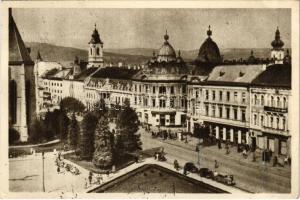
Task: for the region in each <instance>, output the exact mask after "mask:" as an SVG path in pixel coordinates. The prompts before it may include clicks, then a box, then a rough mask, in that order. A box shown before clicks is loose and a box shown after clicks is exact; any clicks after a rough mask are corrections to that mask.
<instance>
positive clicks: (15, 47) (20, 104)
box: [8, 9, 36, 142]
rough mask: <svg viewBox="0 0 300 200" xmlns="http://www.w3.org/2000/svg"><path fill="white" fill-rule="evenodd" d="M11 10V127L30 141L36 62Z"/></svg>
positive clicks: (34, 103) (33, 115) (21, 139)
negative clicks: (32, 58) (31, 56)
mask: <svg viewBox="0 0 300 200" xmlns="http://www.w3.org/2000/svg"><path fill="white" fill-rule="evenodd" d="M29 54H30V49H28V48H26V46H25V44H24V42H23V40H22V37H21V35H20V33H19V30H18V28H17V25H16V23H15V21H14V19H13V17H12V14H11V9H10V10H9V60H8V65H9V127H10V128H13V129H15V130H16V131H18V132H19V134H20V141H21V142H25V141H27V140H28V127H29V125H30V124H31V122H32V120H33V119H34V118H35V117H36V112H35V111H36V100H35V99H36V98H35V97H36V96H35V95H36V90H35V76H34V62H33V61H32V60H31V58H30V55H29Z"/></svg>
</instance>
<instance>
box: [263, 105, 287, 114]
mask: <svg viewBox="0 0 300 200" xmlns="http://www.w3.org/2000/svg"><path fill="white" fill-rule="evenodd" d="M264 110H265V111H271V112H280V113H287V112H288V109H287V108H276V107H271V106H264Z"/></svg>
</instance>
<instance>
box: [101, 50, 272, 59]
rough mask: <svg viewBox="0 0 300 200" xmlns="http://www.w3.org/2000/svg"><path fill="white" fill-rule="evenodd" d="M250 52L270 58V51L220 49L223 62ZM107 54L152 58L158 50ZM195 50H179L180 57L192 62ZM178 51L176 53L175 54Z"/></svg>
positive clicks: (113, 51)
mask: <svg viewBox="0 0 300 200" xmlns="http://www.w3.org/2000/svg"><path fill="white" fill-rule="evenodd" d="M251 50H253V51H254V56H255V57H259V58H267V57H269V56H270V49H268V48H261V49H250V48H234V49H220V51H221V55H223V58H224V60H232V59H240V58H243V59H247V58H248V57H249V56H250V52H251ZM106 51H107V52H110V53H116V54H128V55H144V56H150V57H151V56H152V54H153V51H155V53H156V54H157V52H158V49H146V48H129V49H106ZM198 51H199V50H198V49H197V50H180V52H181V56H182V58H183V59H184V60H186V61H192V60H194V59H195V58H196V57H197V55H198ZM177 52H178V50H177V51H176V53H177Z"/></svg>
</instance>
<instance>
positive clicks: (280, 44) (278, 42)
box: [271, 27, 284, 49]
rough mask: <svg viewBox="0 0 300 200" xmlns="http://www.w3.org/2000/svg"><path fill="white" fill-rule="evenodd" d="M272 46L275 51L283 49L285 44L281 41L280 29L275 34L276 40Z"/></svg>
mask: <svg viewBox="0 0 300 200" xmlns="http://www.w3.org/2000/svg"><path fill="white" fill-rule="evenodd" d="M271 45H272V47H273V48H274V49H281V48H282V47H283V45H284V42H283V41H282V40H281V39H280V32H279V29H278V27H277V30H276V32H275V40H273V41H272V43H271Z"/></svg>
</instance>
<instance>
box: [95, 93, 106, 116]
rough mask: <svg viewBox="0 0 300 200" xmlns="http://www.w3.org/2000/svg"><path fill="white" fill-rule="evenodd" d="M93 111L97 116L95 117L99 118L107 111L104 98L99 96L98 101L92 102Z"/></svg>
mask: <svg viewBox="0 0 300 200" xmlns="http://www.w3.org/2000/svg"><path fill="white" fill-rule="evenodd" d="M94 113H95V115H96V116H97V118H100V117H101V116H103V115H104V114H106V113H107V108H106V105H105V101H104V99H102V98H101V99H100V100H99V101H98V102H96V103H95V104H94Z"/></svg>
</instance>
